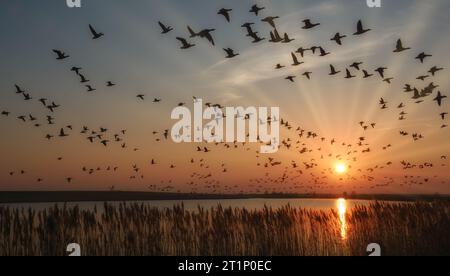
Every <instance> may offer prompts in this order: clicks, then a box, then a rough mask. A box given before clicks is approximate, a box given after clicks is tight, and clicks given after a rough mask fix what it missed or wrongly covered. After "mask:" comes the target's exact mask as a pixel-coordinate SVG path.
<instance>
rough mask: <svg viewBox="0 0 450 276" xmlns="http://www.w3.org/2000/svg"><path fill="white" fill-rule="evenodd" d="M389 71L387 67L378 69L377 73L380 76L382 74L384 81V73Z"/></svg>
mask: <svg viewBox="0 0 450 276" xmlns="http://www.w3.org/2000/svg"><path fill="white" fill-rule="evenodd" d="M385 70H387V68H386V67H379V68H377V69H375V72H377V73H378V74H380V77H381V78H382V79H384V71H385Z"/></svg>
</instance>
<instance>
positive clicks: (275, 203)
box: [0, 199, 372, 211]
mask: <svg viewBox="0 0 450 276" xmlns="http://www.w3.org/2000/svg"><path fill="white" fill-rule="evenodd" d="M371 202H372V201H370V200H345V206H346V209H350V210H351V209H352V208H353V207H354V206H356V205H359V206H367V205H368V204H370V203H371ZM126 203H128V204H134V203H138V204H145V205H147V206H150V207H156V208H161V209H166V208H172V207H173V206H175V205H180V204H184V207H185V209H186V210H188V211H195V210H197V209H198V207H199V206H200V207H202V208H204V209H210V208H212V207H217V206H218V205H219V204H220V205H222V207H224V208H228V207H231V208H246V209H248V210H258V209H262V208H264V206H267V207H271V208H274V209H277V208H280V207H283V206H286V205H288V204H289V205H290V206H291V207H301V208H308V209H315V210H330V209H335V210H339V208H342V200H341V201H339V200H338V199H226V200H156V201H133V202H126ZM55 204H57V205H58V206H59V207H62V206H63V205H64V203H17V204H0V206H8V207H10V208H19V209H22V208H25V209H28V208H32V209H34V210H36V211H40V210H44V209H48V208H50V207H53V206H55ZM103 204H104V203H103V202H70V203H66V205H67V207H75V206H78V207H80V208H81V209H82V210H92V209H94V207H97V209H98V210H99V211H101V210H102V209H103ZM109 204H111V205H113V206H118V205H119V204H121V202H110V203H109Z"/></svg>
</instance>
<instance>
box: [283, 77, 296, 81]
mask: <svg viewBox="0 0 450 276" xmlns="http://www.w3.org/2000/svg"><path fill="white" fill-rule="evenodd" d="M295 78H296V77H295V76H288V77H286V78H285V79H286V80H289V81H291V82H295V81H294V79H295Z"/></svg>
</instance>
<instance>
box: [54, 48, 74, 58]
mask: <svg viewBox="0 0 450 276" xmlns="http://www.w3.org/2000/svg"><path fill="white" fill-rule="evenodd" d="M53 52H54V53H55V54H56V55H57V58H56V59H57V60H63V59H66V58H69V57H70V56H68V55H66V53H64V52H62V51H60V50H56V49H54V50H53Z"/></svg>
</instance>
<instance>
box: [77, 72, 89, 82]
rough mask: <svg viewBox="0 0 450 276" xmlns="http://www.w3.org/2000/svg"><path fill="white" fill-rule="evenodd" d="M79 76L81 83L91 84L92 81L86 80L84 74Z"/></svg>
mask: <svg viewBox="0 0 450 276" xmlns="http://www.w3.org/2000/svg"><path fill="white" fill-rule="evenodd" d="M78 76H79V77H80V82H81V83H86V82H90V80H88V79H86V77H85V76H84V75H83V74H78Z"/></svg>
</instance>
